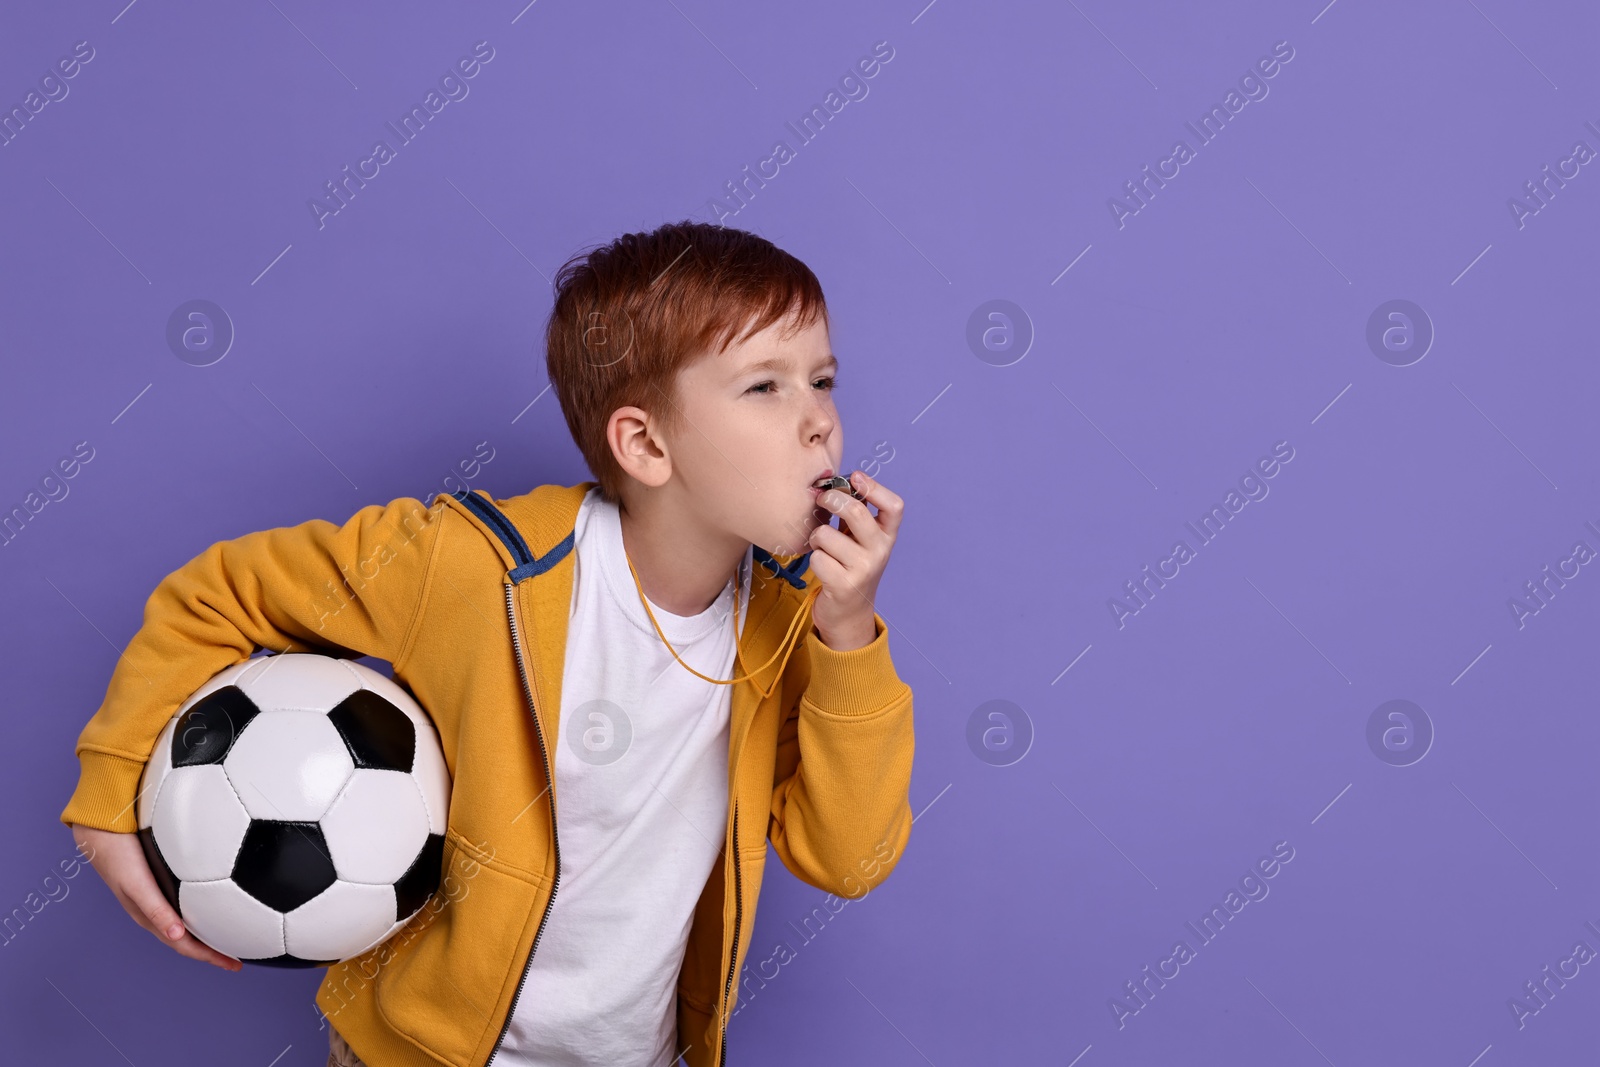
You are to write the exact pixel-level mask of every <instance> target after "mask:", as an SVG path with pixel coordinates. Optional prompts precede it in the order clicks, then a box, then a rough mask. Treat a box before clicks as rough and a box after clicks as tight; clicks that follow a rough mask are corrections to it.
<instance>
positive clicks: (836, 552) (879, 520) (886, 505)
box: [810, 471, 905, 652]
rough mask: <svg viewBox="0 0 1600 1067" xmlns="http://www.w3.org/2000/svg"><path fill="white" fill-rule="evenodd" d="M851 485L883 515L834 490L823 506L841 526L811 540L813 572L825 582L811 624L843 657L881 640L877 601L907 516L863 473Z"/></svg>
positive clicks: (815, 533) (892, 496) (821, 528)
mask: <svg viewBox="0 0 1600 1067" xmlns="http://www.w3.org/2000/svg"><path fill="white" fill-rule="evenodd" d="M850 485H851V487H852V488H854V489H855V491H856V492H858V493H860V494H861V495H862V496H864V497H866V498H867V501H868V502H870V503H871V504H872V505H873V506H874V507H876V508H877V509H878V514H877V515H876V516H874V515H873V514H872V512H871V511H869V510H867V505H866V504H864V503H862V502H861V501H859V500H856V499H855V498H853V497H852V496H850V494H848V493H844V492H841V491H839V490H837V489H830V490H828V491H827V492H826V493H823V494H822V496H821V497H820V498H819V499H818V503H819V504H821V505H822V507H824V508H825V509H827V510H828V511H830V512H832V513H833V514H835V515H838V516H839V520H840V523H841V525H840V527H839V529H834V528H833V527H832V526H831V525H828V524H826V523H824V524H823V525H821V526H818V527H817V528H816V529H815V530H812V531H811V538H810V544H811V550H812V552H811V560H810V563H811V568H812V569H813V570H815V571H816V572H817V577H818V578H820V579H821V580H822V592H821V593H819V594H818V595H817V601H816V603H815V604H813V605H812V606H811V621H812V623H813V624H814V625H815V626H816V628H817V634H818V636H820V637H821V638H822V641H823V643H824V644H826V645H827V646H828V647H829V648H832V649H837V650H838V651H841V652H846V651H849V650H850V649H853V648H861V647H863V646H865V645H869V644H871V643H872V641H873V639H874V638H875V637H877V633H878V629H877V624H876V623H875V622H874V621H873V614H874V610H875V609H874V608H873V600H874V598H875V597H876V596H877V594H878V579H880V578H882V577H883V569H884V567H885V566H887V565H888V563H889V553H890V552H891V551H893V549H894V539H895V533H896V532H897V531H898V530H899V529H900V519H901V516H902V515H903V514H904V511H905V502H904V501H903V500H901V499H900V498H899V497H898V496H896V495H895V494H894V493H891V492H890V491H889V490H887V489H885V488H884V487H883V486H882V485H879V484H878V483H877V482H875V481H873V480H872V479H871V478H869V477H867V475H866V474H865V473H863V472H862V471H856V472H854V473H853V474H851V475H850ZM846 531H848V532H846Z"/></svg>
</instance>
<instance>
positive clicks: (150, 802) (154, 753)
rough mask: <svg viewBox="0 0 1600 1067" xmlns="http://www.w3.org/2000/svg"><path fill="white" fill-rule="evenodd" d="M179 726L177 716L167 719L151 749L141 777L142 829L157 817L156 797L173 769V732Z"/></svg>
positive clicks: (140, 823)
mask: <svg viewBox="0 0 1600 1067" xmlns="http://www.w3.org/2000/svg"><path fill="white" fill-rule="evenodd" d="M177 728H178V720H177V718H176V717H174V718H171V719H168V720H167V725H165V726H163V727H162V728H161V736H159V737H157V738H156V747H155V748H153V749H151V750H150V758H149V759H148V760H146V761H145V765H144V777H142V778H140V779H139V812H138V815H139V829H141V830H143V829H146V828H148V827H149V825H150V823H151V821H152V820H154V819H155V813H156V797H157V795H159V794H160V792H161V783H162V782H163V781H165V780H166V777H167V775H168V774H170V773H171V771H172V733H173V731H174V730H176V729H177Z"/></svg>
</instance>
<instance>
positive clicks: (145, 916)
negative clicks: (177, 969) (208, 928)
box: [72, 823, 244, 971]
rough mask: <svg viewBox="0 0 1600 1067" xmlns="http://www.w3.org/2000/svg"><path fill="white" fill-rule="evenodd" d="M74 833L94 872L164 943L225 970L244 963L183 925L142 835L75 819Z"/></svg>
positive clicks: (238, 967) (126, 909)
mask: <svg viewBox="0 0 1600 1067" xmlns="http://www.w3.org/2000/svg"><path fill="white" fill-rule="evenodd" d="M72 837H73V840H75V841H76V842H77V843H78V850H79V851H80V852H82V853H84V854H85V855H87V856H89V857H90V860H89V862H90V863H92V864H93V865H94V869H95V872H96V873H98V874H99V875H100V877H101V878H102V879H104V880H105V883H106V885H108V886H110V887H111V893H112V895H113V896H115V897H116V898H117V901H118V902H119V903H120V904H121V905H122V907H123V909H124V910H125V911H126V912H127V913H128V914H129V915H131V916H133V921H134V922H136V923H138V924H139V925H140V926H142V927H144V928H145V929H146V930H149V931H150V932H151V933H152V934H155V935H156V937H157V938H158V939H159V940H160V941H161V943H162V944H164V945H168V946H171V947H172V948H173V949H175V950H177V951H178V952H179V953H180V954H182V955H185V956H188V957H189V958H191V959H196V960H205V961H206V962H207V963H214V964H216V965H217V966H218V967H221V968H222V969H223V970H225V971H237V970H241V969H243V967H244V964H242V963H240V962H239V961H238V960H236V959H234V958H233V957H232V956H225V955H223V954H222V953H220V952H218V951H217V950H216V949H214V948H212V947H211V946H209V945H207V944H205V943H203V942H202V941H200V939H199V938H197V937H195V936H194V935H193V934H191V933H190V932H189V931H188V929H187V928H186V927H185V926H184V923H183V920H182V919H181V918H179V917H178V912H177V910H176V909H175V908H173V906H172V905H171V904H168V903H167V898H166V897H165V896H163V895H162V893H161V887H160V886H158V885H156V879H155V875H153V874H151V873H150V863H149V861H148V860H146V859H145V858H144V849H143V848H142V847H140V845H139V835H137V834H119V833H113V832H112V831H110V830H96V829H94V828H93V827H91V826H81V825H79V824H77V823H73V824H72ZM173 931H176V935H174V934H173Z"/></svg>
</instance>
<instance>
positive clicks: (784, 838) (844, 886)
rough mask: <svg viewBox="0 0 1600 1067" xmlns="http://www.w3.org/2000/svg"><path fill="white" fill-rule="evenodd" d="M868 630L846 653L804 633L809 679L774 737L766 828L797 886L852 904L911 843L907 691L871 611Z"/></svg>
mask: <svg viewBox="0 0 1600 1067" xmlns="http://www.w3.org/2000/svg"><path fill="white" fill-rule="evenodd" d="M873 625H874V627H875V628H876V629H875V633H874V636H873V639H872V641H871V642H870V643H868V644H866V645H863V646H862V647H860V648H855V649H850V650H848V651H844V652H841V651H838V650H836V649H832V648H829V647H828V646H827V645H826V644H824V643H823V642H822V639H821V637H819V636H818V635H817V631H816V629H815V627H812V628H811V629H809V630H808V632H807V634H806V638H805V649H806V658H807V665H808V667H809V676H808V677H807V678H806V679H805V682H804V684H803V686H802V688H801V691H800V693H799V695H798V699H797V700H796V701H795V703H794V705H793V706H792V707H791V708H790V710H789V712H788V715H787V716H786V717H785V719H784V722H783V725H782V726H781V727H780V729H779V731H778V757H777V764H776V768H775V770H774V774H773V782H774V786H773V790H772V810H771V818H770V821H769V823H768V830H767V836H768V838H769V839H770V840H771V841H772V846H773V849H774V850H775V851H776V852H777V854H778V858H779V859H781V860H782V861H783V865H784V866H785V867H787V868H788V869H789V871H790V872H791V873H792V874H793V875H794V876H795V877H796V878H799V879H800V880H801V881H803V882H805V883H806V884H807V885H811V886H815V887H816V888H818V889H823V890H826V891H828V892H830V893H834V894H836V895H839V896H843V897H849V898H856V897H860V896H861V895H863V894H864V893H866V892H868V891H869V890H871V889H873V888H874V887H876V886H877V885H878V884H880V883H881V882H882V881H883V880H884V879H885V878H887V877H888V876H889V872H890V871H892V870H893V869H894V866H895V864H896V863H897V862H898V860H899V858H900V855H901V854H902V853H903V852H904V851H905V846H906V842H907V841H908V840H909V839H910V837H911V803H910V799H909V794H910V789H911V757H912V751H913V748H914V747H915V738H914V734H913V730H912V719H911V687H910V686H908V685H906V683H905V682H903V681H901V680H900V677H899V675H897V674H896V673H895V669H894V663H893V662H892V661H891V660H890V658H889V638H888V632H887V629H886V627H885V626H884V622H883V618H882V617H881V616H879V615H877V614H876V613H874V614H873Z"/></svg>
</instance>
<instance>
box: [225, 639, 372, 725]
mask: <svg viewBox="0 0 1600 1067" xmlns="http://www.w3.org/2000/svg"><path fill="white" fill-rule="evenodd" d="M238 684H239V688H240V689H243V690H244V691H245V694H246V695H247V696H249V697H250V699H251V700H253V701H254V702H255V705H256V707H258V708H260V709H261V710H262V711H267V710H269V709H281V710H286V711H322V712H326V711H328V710H330V709H331V708H333V707H334V705H336V704H338V703H339V701H341V700H343V699H344V698H345V697H347V696H349V695H350V694H351V693H354V692H355V691H356V690H357V689H360V688H361V685H360V683H359V682H358V681H357V680H356V676H355V675H353V674H351V673H350V672H349V671H348V670H346V669H345V665H344V661H343V660H338V659H334V658H333V657H331V656H321V655H316V654H314V653H307V652H287V653H284V654H283V655H278V656H267V657H266V658H265V659H262V660H261V661H259V662H258V663H256V664H253V665H252V666H251V668H250V670H249V671H248V672H247V673H246V674H245V675H244V676H243V677H242V678H240V679H239V683H238Z"/></svg>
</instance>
